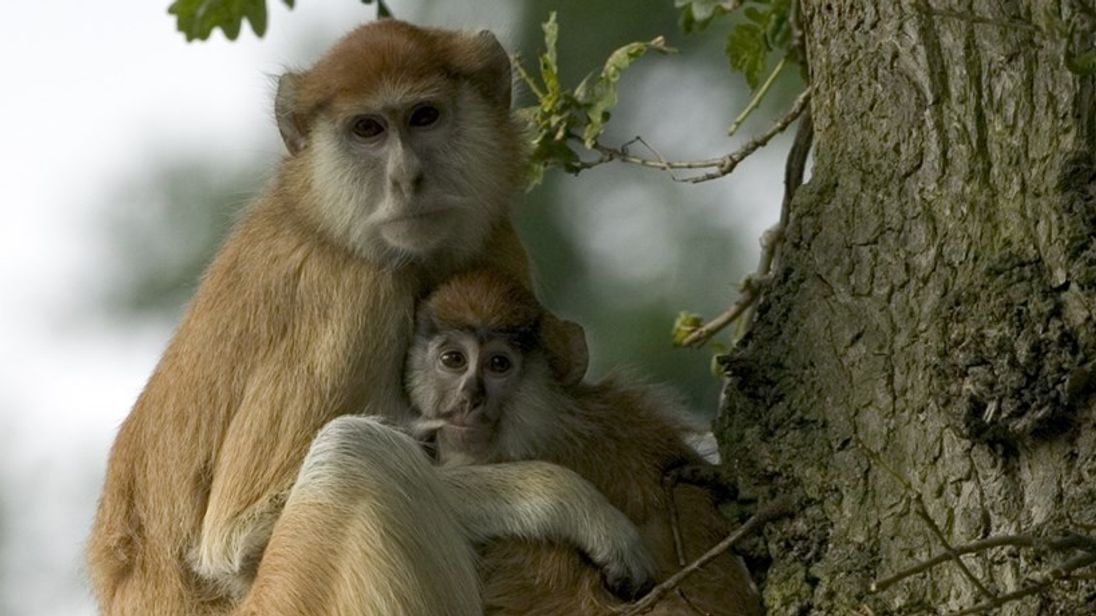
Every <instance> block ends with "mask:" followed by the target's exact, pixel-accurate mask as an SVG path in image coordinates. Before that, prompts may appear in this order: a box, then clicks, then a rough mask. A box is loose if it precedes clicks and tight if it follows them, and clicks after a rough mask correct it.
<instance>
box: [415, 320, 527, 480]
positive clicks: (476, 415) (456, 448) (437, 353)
mask: <svg viewBox="0 0 1096 616" xmlns="http://www.w3.org/2000/svg"><path fill="white" fill-rule="evenodd" d="M523 359H524V357H523V354H522V353H521V351H520V350H519V349H518V348H517V347H516V346H515V345H514V344H512V343H511V342H510V341H509V340H507V339H506V338H505V337H502V336H492V335H477V334H476V333H473V332H467V331H460V330H449V331H443V332H440V333H438V334H436V335H434V336H432V337H431V338H430V339H428V340H427V341H426V342H425V344H421V343H420V344H417V345H416V346H415V347H414V348H413V349H412V352H411V361H410V366H409V368H410V372H409V378H408V380H409V383H408V384H409V386H410V392H411V398H412V402H413V403H414V404H415V405H416V407H417V408H418V410H419V412H420V414H421V419H420V421H419V422H418V426H417V427H418V429H419V430H418V431H419V433H420V436H424V437H429V436H431V435H433V436H435V437H436V444H437V448H438V457H439V459H440V460H441V461H443V462H447V463H451V462H461V463H468V462H484V461H486V460H487V458H489V457H490V452H491V450H492V449H493V445H494V444H495V441H496V439H497V438H498V436H499V430H500V425H499V424H500V420H501V419H502V416H503V413H504V411H505V409H506V408H507V406H508V403H509V401H510V399H511V398H512V397H513V396H514V394H515V392H517V391H518V389H519V386H520V383H521V381H522V377H523V368H524V362H523Z"/></svg>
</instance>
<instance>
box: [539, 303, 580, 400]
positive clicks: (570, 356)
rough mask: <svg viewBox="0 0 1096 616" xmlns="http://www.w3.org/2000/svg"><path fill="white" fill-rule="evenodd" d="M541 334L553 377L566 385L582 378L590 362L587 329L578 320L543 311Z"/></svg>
mask: <svg viewBox="0 0 1096 616" xmlns="http://www.w3.org/2000/svg"><path fill="white" fill-rule="evenodd" d="M540 335H541V340H542V342H543V344H544V349H545V350H546V351H547V352H548V363H549V365H550V366H551V367H552V372H553V373H555V377H556V379H557V380H558V381H559V382H560V383H561V384H562V385H564V386H565V387H567V386H571V385H577V384H578V383H580V382H582V379H583V377H585V376H586V368H587V367H589V365H590V351H589V349H588V348H587V347H586V330H584V329H582V326H581V325H579V324H578V323H575V322H573V321H565V320H563V319H560V318H557V317H555V316H554V315H552V314H551V313H547V312H546V313H544V317H543V319H542V320H541V324H540Z"/></svg>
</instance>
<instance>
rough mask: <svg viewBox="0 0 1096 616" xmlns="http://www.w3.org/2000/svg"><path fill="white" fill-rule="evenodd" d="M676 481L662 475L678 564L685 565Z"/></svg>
mask: <svg viewBox="0 0 1096 616" xmlns="http://www.w3.org/2000/svg"><path fill="white" fill-rule="evenodd" d="M675 487H676V482H674V480H673V478H672V477H671V476H669V475H663V477H662V489H663V491H665V493H666V508H667V509H668V510H669V514H670V532H671V533H673V536H674V553H675V554H676V555H677V566H678V567H684V566H685V564H686V561H685V541H684V540H683V539H682V538H681V526H680V524H679V522H678V516H677V500H676V499H675V498H674V488H675Z"/></svg>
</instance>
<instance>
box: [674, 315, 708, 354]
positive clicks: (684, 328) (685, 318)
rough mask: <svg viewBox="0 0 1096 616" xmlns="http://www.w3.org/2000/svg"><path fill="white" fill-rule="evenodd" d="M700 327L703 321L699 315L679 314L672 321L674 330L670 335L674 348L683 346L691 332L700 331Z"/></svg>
mask: <svg viewBox="0 0 1096 616" xmlns="http://www.w3.org/2000/svg"><path fill="white" fill-rule="evenodd" d="M702 325H704V319H702V318H701V317H700V315H699V314H693V313H692V312H679V313H678V315H677V318H676V319H674V329H673V333H672V334H671V335H672V339H673V343H674V346H682V345H683V344H685V339H686V338H688V337H689V335H691V334H692V333H693V332H695V331H696V330H698V329H700V326H702Z"/></svg>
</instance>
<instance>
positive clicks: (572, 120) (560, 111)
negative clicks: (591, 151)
mask: <svg viewBox="0 0 1096 616" xmlns="http://www.w3.org/2000/svg"><path fill="white" fill-rule="evenodd" d="M542 27H543V30H544V47H545V50H544V52H543V53H542V54H540V56H539V58H538V67H539V75H538V76H537V77H534V76H532V75H530V74H529V72H528V71H526V70H525V68H524V66H522V64H521V62H520V61H517V60H515V67H516V69H517V71H518V74H519V75H520V76H521V79H522V80H523V81H524V82H525V84H526V86H528V87H529V89H530V91H532V93H533V94H534V95H535V96H536V98H537V104H536V105H534V106H532V107H528V108H525V109H522V110H521V111H520V113H521V114H522V115H523V116H524V118H525V119H526V120H527V121H528V124H529V126H531V127H532V130H533V132H534V134H533V135H532V139H531V141H532V145H533V151H532V154H531V157H530V158H531V160H530V163H531V164H530V177H529V178H528V183H529V185H530V186H533V185H536V184H537V183H539V182H540V180H541V178H542V177H543V174H544V169H545V168H546V167H549V166H552V165H557V166H559V167H561V168H563V169H564V170H565V171H570V172H577V171H579V170H581V169H582V168H583V167H582V161H581V159H580V158H579V155H578V153H577V152H576V151H575V150H574V149H573V148H572V147H571V145H570V143H569V141H570V140H572V139H576V138H577V139H580V140H581V141H582V143H583V145H584V146H585V147H586V148H592V147H593V146H594V144H595V143H596V141H597V138H598V137H599V136H601V134H602V133H603V132H604V131H605V125H606V123H608V121H609V118H610V117H611V115H612V109H613V108H614V107H616V104H617V84H618V82H619V81H620V78H621V76H622V75H623V73H624V71H626V70H627V69H628V67H630V66H631V65H632V63H633V62H635V61H636V60H638V59H639V58H641V57H643V56H644V55H645V54H646V53H647V52H648V51H655V52H658V53H671V52H673V51H674V50H673V49H671V48H669V47H667V46H666V43H665V41H664V40H663V38H662V37H657V38H655V39H653V40H651V41H647V42H635V43H629V44H627V45H624V46H623V47H620V48H618V49H617V50H615V51H613V53H611V54H609V57H608V59H607V60H606V61H605V65H604V66H603V67H602V69H601V70H600V71H598V72H595V73H591V74H589V75H587V76H586V77H585V78H584V79H583V80H582V81H581V82H580V83H579V84H578V86H577V87H575V88H574V89H573V90H570V89H566V88H564V87H563V86H562V85H561V84H560V79H559V64H558V62H557V57H556V44H557V41H558V39H559V24H558V23H557V22H556V14H555V13H554V12H553V13H551V14H550V15H549V17H548V21H547V22H545V23H544V24H543V26H542Z"/></svg>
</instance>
